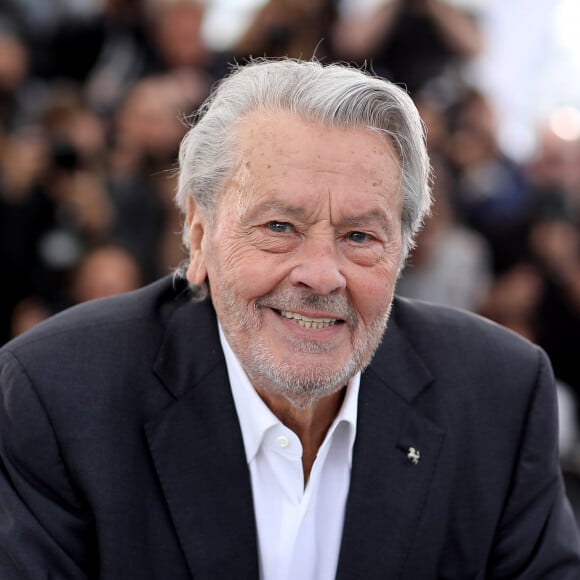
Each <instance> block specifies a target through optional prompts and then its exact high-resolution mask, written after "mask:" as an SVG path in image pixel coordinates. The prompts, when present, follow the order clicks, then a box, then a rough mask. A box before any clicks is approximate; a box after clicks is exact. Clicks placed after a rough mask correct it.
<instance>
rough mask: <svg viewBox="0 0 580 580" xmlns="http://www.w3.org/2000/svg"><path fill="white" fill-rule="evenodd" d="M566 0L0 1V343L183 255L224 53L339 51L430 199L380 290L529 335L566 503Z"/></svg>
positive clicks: (574, 247)
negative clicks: (425, 175)
mask: <svg viewBox="0 0 580 580" xmlns="http://www.w3.org/2000/svg"><path fill="white" fill-rule="evenodd" d="M579 22H580V0H510V1H509V2H506V1H505V0H213V1H212V0H206V1H205V2H201V1H199V2H196V1H194V0H2V4H1V6H0V272H1V273H2V285H1V288H2V301H1V303H0V304H1V306H0V344H2V343H4V342H6V341H7V340H9V339H10V338H11V337H14V336H16V335H18V334H20V333H21V332H23V331H25V330H26V329H28V328H30V327H31V326H33V325H35V324H37V323H38V322H40V321H41V320H43V319H44V318H46V317H47V316H49V315H51V314H53V313H56V312H58V311H59V310H61V309H63V308H65V307H68V306H70V305H73V304H76V303H79V302H83V301H85V300H90V299H93V298H97V297H101V296H108V295H112V294H116V293H119V292H123V291H127V290H131V289H134V288H137V287H139V286H141V285H143V284H145V283H148V282H150V281H152V280H154V279H156V278H158V277H160V276H163V275H165V274H168V273H170V272H171V271H172V270H173V269H174V268H175V267H176V266H177V265H178V264H179V263H180V262H181V261H182V260H183V258H184V257H185V256H184V251H183V248H182V246H181V243H180V235H179V232H180V229H181V217H180V215H179V214H178V212H177V210H176V209H175V207H174V204H173V194H174V189H175V179H176V176H175V161H176V153H177V150H178V146H179V142H180V140H181V138H182V137H183V135H184V133H185V131H186V123H185V122H184V119H186V118H187V117H188V116H189V115H191V114H192V113H194V112H195V110H196V108H197V107H198V105H199V104H200V103H201V102H202V101H203V99H204V98H205V97H206V96H207V95H208V92H209V91H210V89H211V87H212V85H213V84H214V83H215V82H216V81H217V80H218V79H219V78H221V77H222V76H223V75H224V74H226V73H227V71H228V65H229V63H232V62H243V61H244V60H245V59H247V58H248V57H249V56H263V55H267V56H274V57H276V56H282V55H288V56H292V57H302V58H309V57H311V56H313V55H314V56H316V57H317V58H318V59H320V60H322V61H323V62H331V61H334V60H339V61H347V62H350V63H356V64H357V65H360V66H364V67H366V68H367V69H368V70H370V71H373V72H374V73H376V74H380V75H382V76H386V77H387V78H390V79H392V80H393V81H395V82H397V83H400V84H402V85H404V86H405V87H406V88H407V89H408V91H409V92H410V94H411V96H412V97H413V99H414V100H415V102H416V103H417V106H418V107H419V109H420V111H421V114H422V116H423V119H424V121H425V124H426V127H427V132H428V145H429V149H430V153H431V157H432V163H433V169H434V183H433V187H434V194H435V209H434V213H433V217H432V219H431V220H430V221H429V223H428V224H427V226H426V227H425V229H424V230H423V232H422V233H421V235H420V238H419V244H418V246H417V249H416V251H415V252H414V254H413V255H412V256H411V259H410V261H409V265H408V267H407V268H406V270H405V272H404V273H403V275H402V277H401V280H400V282H399V285H398V291H399V293H400V294H403V295H406V296H412V297H418V298H423V299H426V300H432V301H436V302H440V303H444V304H448V305H451V306H458V307H461V308H466V309H468V310H471V311H473V312H477V313H480V314H483V315H484V316H487V317H489V318H491V319H492V320H495V321H497V322H498V323H500V324H502V325H505V326H507V327H509V328H511V329H513V330H514V331H516V332H518V333H520V334H521V335H523V336H525V337H527V338H528V339H530V340H531V341H533V342H535V343H537V344H539V345H540V346H542V347H543V348H544V349H545V350H546V351H547V353H548V354H549V356H550V358H551V360H552V364H553V366H554V371H555V375H556V378H557V380H558V389H559V403H560V444H561V457H562V465H563V466H564V469H565V473H566V479H567V484H568V491H569V495H570V497H571V499H572V500H573V503H574V505H575V508H576V509H577V513H578V507H577V506H578V505H580V483H578V482H579V481H580V478H578V473H580V469H579V466H580V451H579V449H580V444H579V440H580V439H579V436H578V422H579V421H578V418H579V411H578V409H579V407H580V405H579V399H580V362H579V359H580V356H579V355H580V35H579V34H578V31H577V28H578V23H579Z"/></svg>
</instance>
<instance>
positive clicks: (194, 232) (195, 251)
mask: <svg viewBox="0 0 580 580" xmlns="http://www.w3.org/2000/svg"><path fill="white" fill-rule="evenodd" d="M185 222H186V224H187V228H188V229H189V266H188V267H187V279H188V280H189V282H190V283H191V284H203V282H204V281H205V279H206V276H207V267H206V264H205V260H204V257H203V250H202V249H203V243H204V238H205V236H206V235H207V220H206V217H205V214H204V213H203V211H202V210H201V208H200V207H199V206H198V205H197V204H196V202H195V200H193V199H192V198H190V199H189V202H188V206H187V216H186V218H185Z"/></svg>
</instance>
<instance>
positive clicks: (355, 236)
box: [347, 232, 371, 244]
mask: <svg viewBox="0 0 580 580" xmlns="http://www.w3.org/2000/svg"><path fill="white" fill-rule="evenodd" d="M347 238H348V239H349V240H350V241H351V242H354V243H355V244H364V243H365V242H368V241H370V239H371V235H370V234H365V233H364V232H350V233H349V234H348V236H347Z"/></svg>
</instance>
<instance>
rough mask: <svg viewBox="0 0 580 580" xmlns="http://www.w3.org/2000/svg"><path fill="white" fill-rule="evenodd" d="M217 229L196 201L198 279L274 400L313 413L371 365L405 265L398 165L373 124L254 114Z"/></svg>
mask: <svg viewBox="0 0 580 580" xmlns="http://www.w3.org/2000/svg"><path fill="white" fill-rule="evenodd" d="M236 134H237V138H238V139H239V157H238V161H237V163H236V165H235V168H234V170H233V172H232V175H231V176H230V178H229V180H228V181H227V183H226V185H225V187H224V190H223V191H222V192H221V194H220V196H219V198H218V201H217V204H216V209H215V214H214V216H213V219H212V220H211V223H210V222H209V221H208V220H207V218H206V216H205V215H204V214H203V213H202V212H201V211H200V209H199V208H197V207H196V206H195V205H194V204H193V203H192V204H191V207H190V212H189V215H188V220H189V225H190V243H191V264H190V267H189V270H188V279H189V281H190V282H192V283H195V284H199V283H201V282H202V281H203V280H204V279H205V276H206V274H207V277H208V279H209V283H210V288H211V296H212V301H213V304H214V306H215V309H216V312H217V315H218V318H219V320H220V322H221V324H222V326H223V329H224V332H225V334H226V336H227V338H228V341H229V343H230V345H231V347H232V349H233V350H234V352H235V353H236V355H237V356H238V358H239V359H240V361H241V363H242V366H243V367H244V370H245V371H246V373H247V374H248V377H249V378H250V380H251V381H252V384H253V386H254V387H255V388H256V390H257V391H258V392H259V393H260V394H262V396H263V397H264V398H266V400H267V399H268V397H272V396H283V397H285V398H286V399H287V400H289V401H290V402H291V403H293V404H294V405H295V406H298V407H305V406H308V405H310V404H311V403H312V402H313V401H315V400H318V399H320V398H321V397H324V396H327V395H330V394H332V393H334V392H336V391H337V390H338V389H340V388H341V387H342V386H344V385H345V384H346V382H348V380H349V379H350V378H351V377H352V376H353V375H354V374H355V373H356V372H357V371H359V370H361V369H362V368H363V367H364V366H366V364H368V362H369V361H370V359H371V357H372V355H373V353H374V351H375V349H376V348H377V346H378V344H379V342H380V340H381V337H382V334H383V332H384V329H385V326H386V323H387V319H388V313H389V309H390V305H391V301H392V296H393V289H394V285H395V281H396V278H397V275H398V271H399V264H400V259H401V246H402V244H401V211H402V198H401V187H400V166H399V163H398V161H397V158H396V155H395V152H394V148H393V147H392V145H391V144H390V143H388V142H387V141H386V140H385V139H383V138H381V137H380V136H379V135H378V134H376V133H374V132H371V131H370V130H366V129H349V130H347V129H342V128H327V127H324V126H322V125H319V124H313V123H307V122H305V121H303V120H301V119H299V118H298V117H296V116H294V115H292V114H290V113H271V112H265V111H255V112H253V113H251V114H250V115H248V116H247V117H246V118H245V120H244V121H243V122H242V123H241V125H240V126H239V127H238V129H237V133H236Z"/></svg>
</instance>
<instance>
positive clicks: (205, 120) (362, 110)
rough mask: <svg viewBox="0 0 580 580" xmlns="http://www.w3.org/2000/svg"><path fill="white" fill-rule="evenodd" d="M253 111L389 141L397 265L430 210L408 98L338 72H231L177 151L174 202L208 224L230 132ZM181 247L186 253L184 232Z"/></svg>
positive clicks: (288, 62) (384, 84)
mask: <svg viewBox="0 0 580 580" xmlns="http://www.w3.org/2000/svg"><path fill="white" fill-rule="evenodd" d="M257 109H263V110H273V111H280V110H283V111H288V112H291V113H293V114H295V115H297V116H299V117H300V118H302V119H304V120H306V121H310V122H317V123H321V124H322V125H325V126H329V127H344V128H359V127H365V128H368V129H371V130H373V131H377V132H378V133H380V134H382V135H386V136H388V138H389V139H390V140H391V142H392V143H393V144H394V146H395V149H396V152H397V154H398V158H399V162H400V164H401V185H402V195H403V214H402V224H401V225H402V228H401V232H402V234H401V235H402V246H403V252H402V253H403V256H402V258H403V261H404V260H405V259H406V257H407V255H408V253H409V251H410V250H411V249H412V248H413V246H414V238H415V235H416V233H417V232H418V230H419V229H420V227H421V225H422V223H423V220H424V219H425V216H426V215H427V214H428V213H429V208H430V206H431V195H430V165H429V158H428V155H427V149H426V144H425V134H424V128H423V124H422V122H421V119H420V117H419V113H418V112H417V109H416V107H415V105H414V103H413V101H412V100H411V98H410V97H409V95H408V94H407V93H406V92H405V91H404V90H403V89H402V88H400V87H398V86H397V85H395V84H393V83H391V82H390V81H387V80H385V79H382V78H378V77H375V76H372V75H371V74H369V73H367V72H365V71H362V70H359V69H356V68H354V67H351V66H347V65H342V64H329V65H326V66H325V65H322V64H321V63H320V62H317V61H301V60H294V59H287V58H284V59H278V60H268V59H256V60H253V61H251V62H249V63H248V64H245V65H240V66H237V67H236V68H235V69H234V70H233V71H232V73H231V74H230V75H228V76H227V77H225V78H224V79H223V80H221V81H220V83H219V84H218V85H217V87H216V88H215V89H214V90H213V92H212V94H211V95H210V96H209V97H208V99H207V100H206V101H205V103H204V104H203V105H202V106H201V108H200V110H199V112H198V115H197V118H196V122H195V123H194V124H193V126H192V127H191V128H190V129H189V131H188V132H187V134H186V135H185V137H184V138H183V141H182V143H181V147H180V151H179V170H180V171H179V181H178V189H177V195H176V202H177V205H178V206H179V208H180V209H181V210H182V211H183V212H184V213H186V212H187V207H188V200H189V198H190V197H193V198H194V199H195V201H196V203H197V204H198V205H199V206H200V207H201V208H202V209H203V210H204V211H205V212H206V213H207V214H208V216H210V217H211V215H212V213H213V209H214V206H215V201H216V199H217V195H218V193H219V192H220V191H221V189H222V187H223V184H224V182H225V180H226V179H227V177H228V176H229V175H230V173H231V171H232V170H233V167H234V164H235V162H236V146H235V139H234V129H235V128H236V127H237V125H238V124H239V123H240V121H241V120H242V119H243V118H244V117H245V116H247V115H248V114H249V113H250V112H252V111H255V110H257ZM184 243H185V244H186V246H187V245H188V237H187V232H184Z"/></svg>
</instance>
